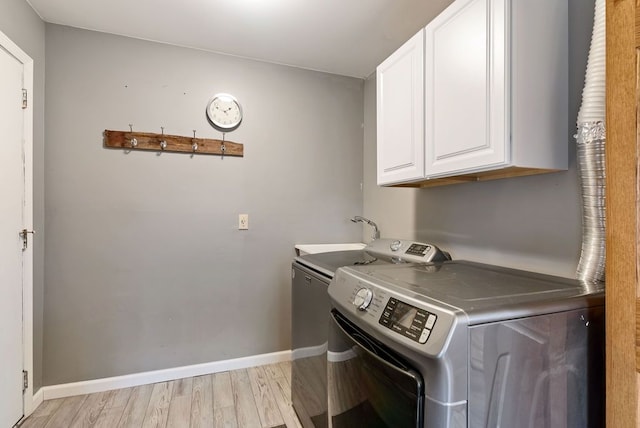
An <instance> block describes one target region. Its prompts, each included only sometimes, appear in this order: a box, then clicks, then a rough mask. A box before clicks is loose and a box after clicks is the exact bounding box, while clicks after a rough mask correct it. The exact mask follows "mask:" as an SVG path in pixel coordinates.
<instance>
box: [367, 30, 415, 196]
mask: <svg viewBox="0 0 640 428" xmlns="http://www.w3.org/2000/svg"><path fill="white" fill-rule="evenodd" d="M423 63H424V32H423V31H422V30H421V31H420V32H418V33H417V34H416V35H415V36H413V37H412V38H411V39H409V41H407V42H406V43H405V44H404V45H402V46H401V47H400V48H399V49H398V50H397V51H395V52H394V53H393V54H391V56H389V58H387V59H386V60H385V61H384V62H383V63H382V64H380V65H379V66H378V68H377V69H376V104H377V145H378V149H377V153H378V162H377V165H378V167H377V173H378V185H382V184H390V183H399V182H403V181H411V180H417V179H421V178H423V177H424V128H423V122H424V120H423V114H424V108H423V105H424V91H423V89H424V83H423V82H424V79H423V69H424V64H423Z"/></svg>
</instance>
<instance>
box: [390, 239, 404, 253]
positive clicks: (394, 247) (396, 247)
mask: <svg viewBox="0 0 640 428" xmlns="http://www.w3.org/2000/svg"><path fill="white" fill-rule="evenodd" d="M400 247H402V242H401V241H393V242H392V243H391V244H390V245H389V248H390V249H391V251H398V250H399V249H400Z"/></svg>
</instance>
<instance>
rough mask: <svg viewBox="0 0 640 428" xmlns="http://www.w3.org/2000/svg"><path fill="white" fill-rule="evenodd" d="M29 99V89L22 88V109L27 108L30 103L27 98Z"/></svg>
mask: <svg viewBox="0 0 640 428" xmlns="http://www.w3.org/2000/svg"><path fill="white" fill-rule="evenodd" d="M28 99H29V98H28V96H27V90H26V89H23V90H22V109H23V110H24V109H26V108H27V105H28V103H27V100H28Z"/></svg>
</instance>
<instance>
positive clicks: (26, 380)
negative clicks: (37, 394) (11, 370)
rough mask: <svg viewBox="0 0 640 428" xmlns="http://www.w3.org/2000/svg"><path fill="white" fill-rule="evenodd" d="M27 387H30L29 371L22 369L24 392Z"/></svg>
mask: <svg viewBox="0 0 640 428" xmlns="http://www.w3.org/2000/svg"><path fill="white" fill-rule="evenodd" d="M27 388H29V372H28V371H26V370H22V392H24V391H26V390H27Z"/></svg>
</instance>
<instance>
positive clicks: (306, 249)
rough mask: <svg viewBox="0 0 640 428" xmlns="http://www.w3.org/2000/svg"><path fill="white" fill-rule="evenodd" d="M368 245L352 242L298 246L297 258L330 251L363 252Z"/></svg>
mask: <svg viewBox="0 0 640 428" xmlns="http://www.w3.org/2000/svg"><path fill="white" fill-rule="evenodd" d="M366 246H367V244H363V243H361V242H351V243H344V244H296V246H295V250H296V255H297V256H304V255H305V254H317V253H328V252H330V251H349V250H362V249H363V248H364V247H366Z"/></svg>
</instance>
